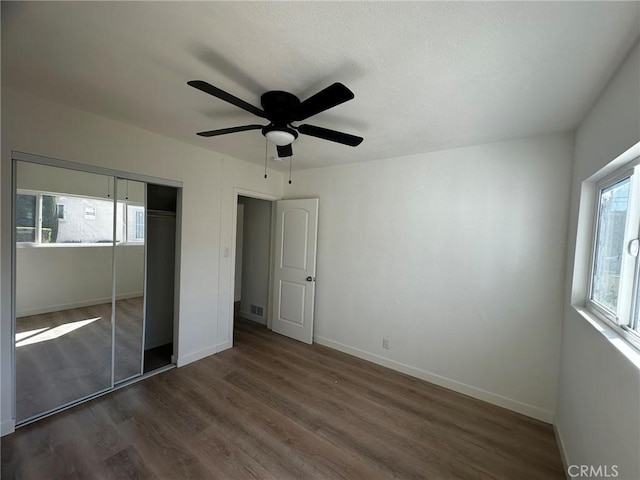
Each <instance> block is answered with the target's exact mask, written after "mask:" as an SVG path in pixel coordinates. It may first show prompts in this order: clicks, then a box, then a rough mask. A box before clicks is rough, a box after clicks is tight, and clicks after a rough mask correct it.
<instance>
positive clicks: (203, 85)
mask: <svg viewBox="0 0 640 480" xmlns="http://www.w3.org/2000/svg"><path fill="white" fill-rule="evenodd" d="M187 85H189V86H190V87H193V88H197V89H198V90H200V91H202V92H204V93H208V94H209V95H213V96H214V97H216V98H219V99H220V100H224V101H225V102H228V103H230V104H231V105H235V106H236V107H239V108H242V109H243V110H246V111H247V112H249V113H253V114H254V115H257V116H258V117H261V118H267V116H266V114H265V113H264V112H263V111H262V110H260V109H259V108H258V107H254V106H253V105H251V104H250V103H247V102H245V101H244V100H241V99H239V98H238V97H236V96H234V95H231V94H230V93H227V92H225V91H224V90H220V89H219V88H218V87H214V86H213V85H211V84H210V83H207V82H205V81H203V80H191V81H189V82H187Z"/></svg>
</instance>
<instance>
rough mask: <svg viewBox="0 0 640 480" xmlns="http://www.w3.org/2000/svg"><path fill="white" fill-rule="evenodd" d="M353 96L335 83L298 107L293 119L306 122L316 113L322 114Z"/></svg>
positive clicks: (339, 84)
mask: <svg viewBox="0 0 640 480" xmlns="http://www.w3.org/2000/svg"><path fill="white" fill-rule="evenodd" d="M354 96H355V95H354V94H353V92H352V91H351V90H349V89H348V88H347V87H345V86H344V85H343V84H341V83H338V82H336V83H334V84H333V85H330V86H328V87H327V88H325V89H324V90H320V91H319V92H318V93H316V94H315V95H313V96H311V97H309V98H307V99H306V100H305V101H304V102H302V103H301V104H300V105H298V108H297V109H296V118H295V119H296V120H297V121H301V120H306V119H307V118H309V117H311V116H313V115H315V114H317V113H320V112H324V111H325V110H329V109H330V108H333V107H335V106H336V105H340V104H341V103H344V102H346V101H349V100H351V99H352V98H353V97H354Z"/></svg>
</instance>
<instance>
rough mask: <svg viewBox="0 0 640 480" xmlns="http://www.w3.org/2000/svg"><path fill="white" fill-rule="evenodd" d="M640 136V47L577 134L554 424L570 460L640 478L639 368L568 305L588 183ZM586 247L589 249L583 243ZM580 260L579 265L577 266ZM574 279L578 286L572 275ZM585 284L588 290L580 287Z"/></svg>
mask: <svg viewBox="0 0 640 480" xmlns="http://www.w3.org/2000/svg"><path fill="white" fill-rule="evenodd" d="M639 141H640V46H638V45H636V47H635V48H634V50H633V51H632V52H631V54H630V56H629V57H628V58H627V60H626V61H625V63H624V64H623V66H622V67H621V68H620V70H619V71H618V72H617V73H616V75H615V77H614V78H613V79H612V81H611V82H610V84H609V85H608V86H607V87H606V88H605V90H604V91H603V93H602V94H601V96H600V98H599V99H598V100H597V102H596V103H595V104H594V106H593V107H592V109H591V111H590V112H589V113H588V115H587V116H586V118H585V119H584V120H583V122H582V124H581V125H580V127H579V128H578V130H577V131H576V135H575V158H574V169H573V178H572V193H571V210H570V223H569V232H570V233H569V240H568V265H569V267H568V272H567V273H568V274H567V296H566V302H565V305H566V308H565V316H564V322H563V332H562V357H561V368H560V381H559V387H558V412H557V417H556V429H557V431H558V434H559V437H560V439H561V441H562V446H563V451H564V455H565V458H566V461H567V464H569V465H571V464H577V465H581V464H587V465H596V466H597V465H608V466H610V467H611V466H612V465H617V466H618V472H619V478H624V479H636V478H640V372H639V370H638V367H637V366H635V365H634V364H633V363H631V361H629V359H628V358H627V357H625V356H624V355H623V354H622V353H621V352H620V350H618V349H617V348H615V347H614V345H613V344H612V343H611V342H609V341H608V340H607V339H606V338H605V337H604V336H603V335H602V334H600V333H599V332H598V331H596V329H595V328H594V327H593V326H592V325H591V324H589V323H588V322H587V321H586V320H585V319H584V318H583V317H582V316H581V315H579V314H578V313H577V312H576V310H575V309H574V308H573V307H572V306H571V305H570V304H569V303H570V299H571V300H572V301H573V302H574V304H579V303H580V302H581V301H584V288H581V287H580V284H581V283H583V279H584V277H585V275H587V272H588V267H587V266H586V263H588V262H585V261H584V252H585V251H586V250H588V246H587V245H586V244H588V233H587V237H586V240H585V237H584V236H583V235H581V237H580V238H578V241H576V240H577V236H576V232H577V230H578V219H579V218H580V219H581V226H584V225H586V224H587V223H588V222H587V221H586V220H587V219H586V218H585V217H586V215H585V214H584V208H583V210H580V191H581V185H582V182H583V181H585V180H586V179H588V178H589V177H590V176H591V175H593V174H594V173H596V172H598V171H599V170H600V169H601V168H603V167H604V166H605V165H607V164H608V163H609V162H611V161H612V160H614V159H615V158H616V157H618V156H619V155H620V154H622V153H623V152H624V151H626V150H627V149H629V148H630V147H631V146H632V145H634V144H636V143H637V142H639ZM585 246H587V248H585ZM574 262H575V264H574ZM572 279H573V280H574V285H573V288H572V285H571V281H572ZM581 290H582V293H581V292H580V291H581Z"/></svg>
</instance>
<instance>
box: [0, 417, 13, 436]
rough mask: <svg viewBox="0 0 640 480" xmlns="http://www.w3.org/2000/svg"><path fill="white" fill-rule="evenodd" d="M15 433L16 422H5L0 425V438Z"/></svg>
mask: <svg viewBox="0 0 640 480" xmlns="http://www.w3.org/2000/svg"><path fill="white" fill-rule="evenodd" d="M15 431H16V422H15V420H5V421H4V422H2V423H0V436H1V437H4V436H5V435H9V434H10V433H13V432H15Z"/></svg>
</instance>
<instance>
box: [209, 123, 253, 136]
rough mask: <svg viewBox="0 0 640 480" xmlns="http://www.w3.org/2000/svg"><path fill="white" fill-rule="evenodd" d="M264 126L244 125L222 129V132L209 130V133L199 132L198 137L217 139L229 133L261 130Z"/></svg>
mask: <svg viewBox="0 0 640 480" xmlns="http://www.w3.org/2000/svg"><path fill="white" fill-rule="evenodd" d="M262 127H264V125H242V126H240V127H230V128H221V129H220V130H209V131H208V132H198V133H197V134H196V135H200V136H201V137H217V136H218V135H226V134H227V133H235V132H245V131H247V130H259V129H261V128H262Z"/></svg>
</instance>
